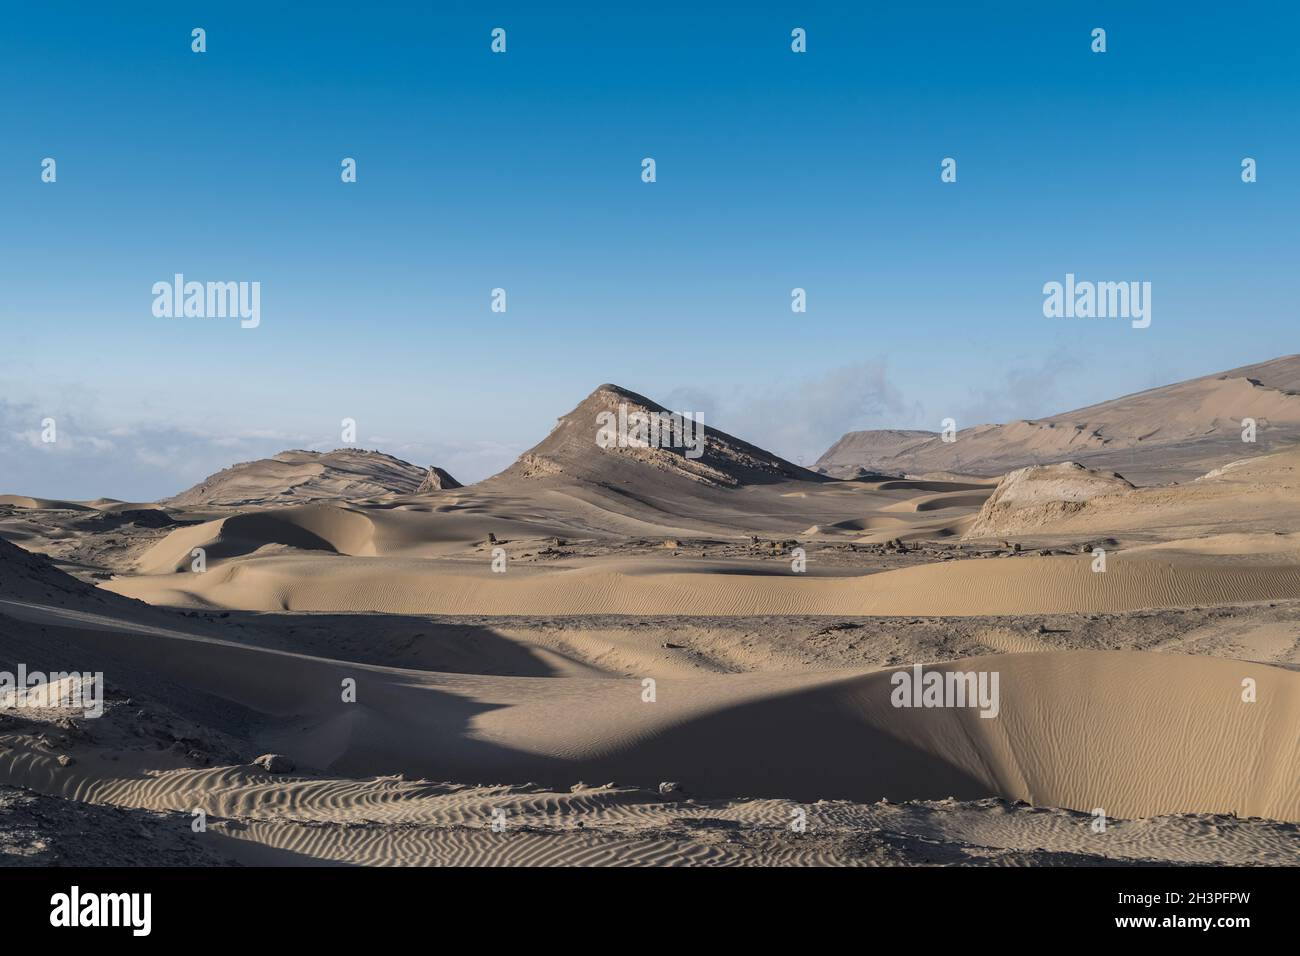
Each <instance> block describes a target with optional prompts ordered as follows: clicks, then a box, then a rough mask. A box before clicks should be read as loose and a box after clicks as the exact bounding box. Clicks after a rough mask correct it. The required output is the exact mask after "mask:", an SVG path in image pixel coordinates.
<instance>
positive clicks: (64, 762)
mask: <svg viewBox="0 0 1300 956" xmlns="http://www.w3.org/2000/svg"><path fill="white" fill-rule="evenodd" d="M76 762H77V761H75V760H73V759H72V758H71V757H69V756H68V755H67V754H59V766H60V767H71V766H72V765H73V764H74V763H76Z"/></svg>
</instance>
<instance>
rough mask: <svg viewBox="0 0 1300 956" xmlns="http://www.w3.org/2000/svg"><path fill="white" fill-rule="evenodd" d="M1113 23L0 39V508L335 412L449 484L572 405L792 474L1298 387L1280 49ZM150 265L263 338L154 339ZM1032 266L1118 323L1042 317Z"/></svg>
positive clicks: (1278, 39)
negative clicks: (617, 414)
mask: <svg viewBox="0 0 1300 956" xmlns="http://www.w3.org/2000/svg"><path fill="white" fill-rule="evenodd" d="M1141 6H1142V8H1141V9H1138V8H1137V5H1134V4H1121V3H1062V4H1050V5H1048V4H1023V5H1018V4H1011V5H1002V6H999V7H998V10H997V12H996V13H994V12H991V10H990V8H989V7H988V5H984V4H981V5H977V4H943V3H938V4H926V5H916V6H915V7H914V8H912V5H891V6H888V7H887V6H885V5H866V4H846V3H845V4H826V3H783V4H764V3H751V4H744V5H741V4H728V5H726V6H725V7H724V6H718V7H717V8H716V9H712V10H711V9H706V8H705V6H704V5H699V4H690V5H686V4H681V5H678V4H671V3H656V4H653V5H650V6H636V7H627V8H625V9H621V10H611V9H607V8H605V7H604V6H602V5H596V4H591V5H574V4H565V5H560V6H558V7H556V8H554V9H545V10H542V9H538V7H539V5H536V4H517V5H508V4H469V3H464V4H429V3H422V4H414V3H411V4H404V3H393V4H385V5H382V6H374V7H366V6H364V5H360V6H358V5H353V4H347V5H343V4H338V5H335V4H330V3H322V4H317V5H314V6H313V7H312V8H311V9H310V11H309V12H308V11H305V10H303V9H300V8H299V9H293V8H291V7H290V5H281V6H280V7H276V6H273V5H268V4H265V3H258V4H252V3H221V4H206V3H132V4H130V5H127V6H124V7H119V8H113V9H110V8H107V7H102V6H98V7H91V5H89V4H71V3H62V4H47V5H26V6H23V7H15V8H13V9H12V10H11V11H9V12H8V13H7V14H6V22H5V28H4V30H3V31H0V81H2V82H3V88H4V89H5V90H6V91H7V92H6V93H5V94H4V99H5V109H4V123H3V127H2V132H0V142H2V143H3V148H2V149H0V209H2V210H3V215H2V216H0V230H2V231H3V235H4V255H3V257H0V282H2V283H3V288H4V291H5V294H4V296H3V297H2V298H0V334H2V335H3V342H4V346H3V348H0V492H21V493H25V494H39V495H47V496H67V497H82V498H86V497H95V496H98V495H111V496H114V497H121V498H133V499H149V498H153V497H157V496H162V495H166V494H170V493H174V492H175V491H178V490H180V489H181V488H183V487H185V486H186V485H188V484H191V483H193V482H194V481H197V480H198V479H199V478H201V477H203V476H204V475H205V474H207V473H209V472H210V471H213V470H215V469H216V468H219V467H221V466H223V465H226V464H230V463H232V462H234V461H236V460H241V459H247V458H251V457H257V456H260V455H263V454H268V453H272V452H274V451H277V450H280V449H281V448H284V447H321V448H331V447H335V446H337V445H338V444H339V441H338V438H339V435H338V431H339V424H338V423H339V420H340V419H341V418H343V417H352V418H355V419H356V420H357V421H358V423H359V444H361V445H362V446H364V447H379V448H382V449H384V450H386V451H390V452H392V453H394V454H397V455H400V456H401V457H405V458H408V459H410V460H413V461H416V462H417V463H420V464H428V463H436V464H439V465H442V466H444V467H446V468H448V469H449V470H450V471H451V472H452V473H453V474H455V475H457V477H459V478H461V479H462V480H474V479H478V478H482V477H485V476H486V475H488V474H490V473H491V472H493V471H495V470H497V469H498V468H500V467H503V466H504V465H506V464H508V463H509V461H511V460H512V459H513V457H514V456H515V455H516V454H517V453H518V452H519V451H522V450H523V449H524V448H526V447H528V446H529V445H531V444H533V443H535V442H536V441H538V440H540V439H541V438H542V437H543V436H544V435H545V434H546V432H547V431H548V430H549V428H550V426H551V424H552V423H553V420H554V418H555V417H556V416H558V415H560V414H563V413H564V412H566V411H568V410H569V409H570V408H571V407H572V406H573V405H574V404H576V403H577V402H578V401H579V400H581V398H582V397H583V396H585V395H586V394H587V393H588V392H590V391H591V390H592V389H593V388H594V387H595V386H596V385H598V384H600V383H602V382H606V381H613V382H617V383H619V384H621V385H625V386H627V387H630V388H633V389H635V390H637V391H639V392H642V393H644V394H647V395H650V396H651V397H654V398H657V399H659V400H661V401H670V402H671V403H673V404H676V405H677V406H679V407H681V408H683V409H684V410H692V411H694V410H698V411H703V412H704V413H705V415H706V422H708V423H710V424H716V425H717V426H718V427H721V428H724V429H726V430H728V431H731V432H733V433H736V434H739V435H741V436H743V437H745V438H747V439H749V440H751V441H755V442H757V443H759V444H764V445H766V446H768V447H770V448H772V449H773V450H774V451H777V452H780V453H782V454H785V455H786V456H788V457H790V458H792V459H798V458H803V459H805V460H806V461H808V462H811V460H812V459H813V458H815V457H816V456H817V454H819V453H820V452H821V451H823V450H824V449H825V447H826V446H827V445H829V444H830V442H831V441H833V440H834V439H835V438H837V437H838V436H839V435H840V434H841V433H842V432H844V431H847V430H849V429H853V428H863V427H927V428H938V427H939V422H940V420H941V419H942V418H945V417H948V416H952V417H954V418H956V419H957V421H958V424H959V425H961V426H963V427H964V426H966V425H969V424H976V423H977V422H981V421H991V420H1005V419H1008V418H1016V417H1035V416H1042V415H1047V414H1051V413H1054V412H1059V411H1063V410H1066V409H1069V408H1076V407H1080V406H1084V405H1087V404H1090V403H1092V402H1095V401H1099V400H1103V399H1106V398H1111V397H1114V396H1116V395H1119V394H1122V393H1126V392H1131V391H1135V390H1139V389H1142V388H1146V387H1150V386H1153V385H1158V384H1164V383H1167V382H1171V381H1175V380H1179V379H1182V378H1187V377H1191V376H1193V375H1199V374H1205V373H1209V372H1213V371H1217V370H1220V369H1225V368H1230V367H1233V366H1236V365H1241V364H1246V363H1249V362H1253V361H1260V360H1264V359H1267V358H1271V357H1275V356H1277V355H1281V354H1285V353H1289V352H1294V351H1297V350H1298V349H1297V347H1296V345H1295V336H1294V334H1289V333H1292V332H1293V330H1294V329H1295V328H1296V319H1297V315H1296V312H1297V307H1296V301H1297V300H1296V296H1295V290H1294V286H1293V283H1294V277H1295V275H1296V271H1297V270H1296V253H1297V246H1298V245H1300V243H1298V242H1297V223H1296V210H1297V209H1298V208H1300V205H1298V203H1297V200H1298V199H1300V186H1297V183H1298V182H1300V148H1298V147H1300V132H1298V131H1300V124H1298V123H1297V120H1298V119H1300V115H1298V112H1300V111H1298V107H1300V58H1297V57H1296V56H1295V53H1294V37H1295V35H1296V32H1297V29H1298V28H1300V14H1297V13H1296V12H1295V8H1294V7H1293V6H1292V5H1288V4H1282V3H1277V4H1268V3H1265V4H1258V5H1252V6H1251V7H1250V8H1249V9H1248V10H1246V9H1243V10H1235V9H1233V8H1231V7H1228V6H1224V5H1221V4H1209V3H1205V4H1197V3H1190V4H1187V3H1185V4H1178V5H1172V4H1168V5H1154V4H1144V5H1141ZM899 7H907V9H898V8H899ZM1162 7H1163V9H1162ZM194 27H203V28H205V29H206V30H207V43H208V50H207V52H206V53H203V54H195V53H192V52H191V50H190V31H191V29H192V28H194ZM494 27H502V28H504V29H506V31H507V53H506V54H504V55H493V54H492V53H491V52H490V50H489V42H490V31H491V30H492V28H494ZM794 27H803V28H805V29H806V30H807V33H808V52H807V53H806V54H802V55H797V54H794V53H792V52H791V50H790V31H791V29H792V28H794ZM1094 27H1103V28H1105V29H1106V30H1107V45H1108V49H1107V52H1106V53H1105V54H1094V53H1092V52H1091V50H1090V42H1091V40H1090V31H1091V30H1092V29H1093V28H1094ZM47 156H49V157H54V158H55V159H56V160H57V162H58V181H57V182H56V183H52V184H50V183H42V182H41V181H40V162H41V160H42V159H43V158H44V157H47ZM345 156H350V157H354V158H355V159H356V161H357V164H358V182H357V183H355V184H344V183H341V182H340V179H339V171H340V167H339V164H340V160H341V159H342V158H343V157H345ZM646 156H651V157H654V158H655V160H656V163H657V173H658V181H657V182H655V183H653V184H646V183H643V182H642V181H641V178H640V171H641V166H640V164H641V160H642V158H643V157H646ZM949 156H951V157H954V158H955V159H956V160H957V162H958V181H957V182H956V183H952V184H944V183H941V182H940V180H939V164H940V161H941V160H942V159H943V158H944V157H949ZM1246 156H1250V157H1253V158H1255V159H1256V160H1257V162H1258V170H1259V181H1258V182H1256V183H1253V184H1249V185H1247V184H1243V183H1242V182H1241V179H1240V163H1241V160H1242V158H1243V157H1246ZM176 272H183V273H184V274H185V275H186V277H187V278H189V279H197V280H200V281H206V280H214V281H226V280H233V281H239V280H244V281H259V282H261V284H262V322H261V326H260V327H259V328H257V329H250V330H244V329H240V328H239V326H238V323H237V322H236V321H229V320H205V319H164V318H156V317H155V316H154V315H153V314H152V311H151V305H152V294H151V292H150V290H151V287H152V285H153V283H154V282H157V281H160V280H162V281H165V280H170V278H171V276H172V275H173V274H174V273H176ZM1066 272H1074V273H1076V274H1077V275H1079V276H1080V277H1081V278H1093V279H1097V280H1107V281H1125V280H1142V281H1150V282H1151V283H1152V287H1153V294H1152V298H1153V321H1152V325H1151V327H1150V328H1149V329H1145V330H1134V329H1131V328H1129V326H1128V323H1126V322H1122V321H1109V322H1108V321H1099V320H1092V321H1089V320H1081V319H1073V320H1069V319H1047V318H1044V317H1043V314H1042V299H1043V296H1042V291H1041V290H1042V286H1043V283H1045V282H1048V281H1052V280H1058V281H1059V280H1061V279H1062V278H1063V277H1064V275H1065V273H1066ZM796 286H799V287H803V288H805V289H807V294H808V312H807V313H806V314H804V315H796V314H792V313H791V311H790V290H791V289H792V288H793V287H796ZM494 287H503V288H505V289H506V290H507V295H508V303H509V307H508V311H507V312H506V313H505V314H494V313H492V312H491V311H490V309H489V301H490V292H491V290H492V289H493V288H494ZM46 416H50V417H55V418H56V420H57V421H58V422H59V424H60V442H58V443H56V446H53V447H52V446H49V445H44V444H43V443H41V442H39V440H34V439H33V435H34V434H36V433H37V432H39V429H40V421H41V419H42V418H44V417H46Z"/></svg>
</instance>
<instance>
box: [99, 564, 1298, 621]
mask: <svg viewBox="0 0 1300 956" xmlns="http://www.w3.org/2000/svg"><path fill="white" fill-rule="evenodd" d="M1093 560H1094V559H1093V556H1092V555H1091V554H1085V555H1079V556H1073V557H1036V556H1028V557H1020V558H1015V559H1013V560H992V561H988V560H986V561H961V562H950V563H944V564H929V565H922V566H919V567H913V568H903V569H899V570H896V571H887V572H882V573H878V574H869V575H863V576H841V575H836V576H805V575H797V574H791V573H790V570H789V567H788V566H784V565H778V566H775V567H773V568H769V569H766V570H755V569H748V570H744V569H728V568H726V567H716V566H715V567H711V568H707V569H695V571H694V572H692V571H690V570H686V569H684V568H683V569H677V568H673V567H671V566H669V565H665V564H663V563H661V562H655V561H650V560H640V561H630V560H625V561H620V562H608V561H603V562H600V563H599V564H598V565H595V566H577V567H570V568H546V569H538V568H518V569H516V570H512V571H509V572H508V573H507V574H494V573H492V572H491V570H490V569H489V568H487V567H473V568H470V567H463V568H454V567H450V566H447V565H442V564H431V563H427V562H422V561H419V560H404V559H398V558H368V559H349V558H342V557H340V558H336V559H332V560H329V561H320V560H316V559H313V558H310V557H298V556H274V557H264V558H258V559H254V560H248V561H242V562H235V563H230V564H226V565H219V566H217V567H215V568H209V570H208V571H207V572H205V573H203V574H192V573H182V574H168V575H153V576H140V577H129V578H118V579H114V580H113V581H110V582H107V583H106V584H105V585H104V587H105V588H106V589H108V590H111V591H114V592H116V593H118V594H122V595H126V596H129V597H133V598H137V599H139V600H143V601H148V602H149V603H154V604H180V605H188V606H196V605H197V606H205V607H218V608H242V609H246V610H267V611H273V610H294V611H346V610H356V611H385V612H392V613H402V614H421V613H427V614H435V613H436V614H529V615H536V614H567V613H572V612H573V609H574V608H582V609H583V611H584V613H592V614H636V615H646V614H687V615H692V616H722V615H725V616H732V615H767V614H810V615H836V616H839V615H854V614H871V615H902V616H908V615H916V614H930V615H984V614H1031V613H1061V612H1069V611H1077V612H1094V613H1095V612H1103V611H1105V612H1116V611H1132V610H1138V609H1142V608H1159V607H1190V606H1198V605H1205V604H1230V603H1233V604H1239V603H1247V602H1252V601H1269V600H1284V599H1293V598H1300V555H1297V554H1276V553H1275V554H1268V555H1261V556H1256V557H1255V558H1254V559H1253V560H1249V561H1241V562H1234V563H1230V564H1225V563H1224V562H1222V561H1218V560H1213V559H1211V558H1207V557H1202V556H1197V555H1183V556H1177V555H1170V556H1161V555H1159V554H1158V553H1149V552H1140V551H1136V552H1133V553H1131V554H1125V553H1118V554H1115V555H1112V556H1111V557H1110V558H1109V560H1108V563H1107V570H1106V572H1105V573H1097V572H1094V571H1093V570H1092V565H1093Z"/></svg>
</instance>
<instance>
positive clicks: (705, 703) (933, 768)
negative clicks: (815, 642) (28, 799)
mask: <svg viewBox="0 0 1300 956" xmlns="http://www.w3.org/2000/svg"><path fill="white" fill-rule="evenodd" d="M123 637H124V635H117V634H113V633H111V632H110V631H107V630H103V631H85V632H81V633H79V634H78V635H76V637H75V640H76V642H77V643H79V644H80V645H82V646H86V647H94V646H98V647H100V648H112V649H113V653H114V654H115V655H117V656H118V657H122V656H124V655H125V656H126V657H131V658H135V659H136V660H137V661H144V660H147V661H149V662H150V665H149V666H150V667H151V669H152V670H153V671H154V672H156V673H158V674H159V675H160V676H162V677H165V678H167V679H169V680H172V681H176V682H178V683H180V684H183V685H184V686H185V687H188V688H190V689H191V690H192V691H193V692H197V693H203V694H208V695H214V696H215V697H217V698H221V699H225V700H229V701H231V702H232V703H234V704H237V705H239V706H240V707H242V708H246V709H249V710H250V711H252V712H254V713H258V714H261V715H262V718H261V720H262V729H261V730H260V731H258V732H257V734H256V738H257V742H258V744H259V745H263V746H266V747H268V748H272V749H275V750H277V751H279V752H282V753H289V754H290V755H291V756H292V757H293V758H294V759H295V760H296V761H298V762H299V763H300V764H305V765H307V766H310V767H317V768H321V769H323V770H326V771H331V772H334V773H343V774H346V775H347V776H349V777H353V778H356V777H365V776H371V775H376V774H380V775H382V774H392V773H399V772H400V773H405V774H415V775H417V776H425V777H433V778H435V779H437V778H438V777H439V776H441V777H443V778H445V777H447V776H450V777H452V778H453V779H460V780H473V779H483V778H485V777H486V778H488V779H492V780H496V781H501V782H508V783H522V782H524V781H537V782H540V783H542V784H543V785H549V786H560V785H564V786H566V787H567V786H568V785H569V784H571V783H572V782H573V781H574V780H578V779H588V780H590V779H597V780H622V781H628V782H633V783H636V782H640V783H642V784H647V785H648V784H650V783H652V782H653V781H654V780H656V779H673V780H681V781H683V782H685V783H686V784H687V785H688V786H689V788H690V790H691V792H692V793H694V794H697V795H699V796H703V797H706V798H721V797H738V796H747V797H754V796H761V797H780V798H786V799H793V800H800V801H807V800H814V799H818V798H842V799H853V800H860V801H861V800H875V799H878V798H880V797H888V798H889V799H891V800H904V799H939V798H943V797H948V796H953V797H957V798H960V799H976V798H979V797H986V796H992V795H999V796H1003V797H1006V798H1008V799H1022V800H1026V801H1030V802H1033V803H1035V804H1038V805H1048V806H1059V807H1068V808H1072V809H1078V810H1084V811H1090V810H1092V809H1093V808H1095V807H1097V806H1103V807H1105V808H1106V812H1107V813H1108V814H1113V815H1116V816H1122V817H1133V816H1146V815H1153V814H1163V813H1175V812H1205V813H1228V812H1231V813H1236V814H1238V815H1240V816H1264V817H1268V818H1271V819H1280V820H1293V821H1294V820H1297V819H1300V791H1297V789H1296V788H1295V786H1294V782H1295V780H1296V779H1297V776H1298V775H1300V740H1297V738H1296V736H1295V735H1294V734H1293V733H1290V732H1289V730H1290V729H1293V728H1294V727H1295V726H1296V725H1297V721H1300V674H1296V673H1293V672H1289V671H1285V670H1281V669H1278V668H1273V667H1268V666H1265V665H1258V664H1247V663H1243V662H1238V661H1225V660H1217V659H1201V658H1190V657H1181V656H1174V655H1155V654H1143V653H1136V652H1040V653H1028V654H1009V655H996V656H991V657H985V658H972V659H964V660H959V661H951V662H947V663H944V664H938V665H935V667H936V668H937V669H938V670H940V671H947V670H959V671H973V672H978V671H983V672H997V673H998V674H999V701H998V711H997V715H996V716H994V717H992V718H984V717H981V716H979V714H978V712H977V711H976V710H974V709H971V708H952V707H948V708H931V709H908V708H899V707H896V706H894V704H893V702H892V700H891V695H892V694H893V689H894V685H893V682H892V681H891V673H892V672H890V671H879V672H872V673H859V674H854V673H849V674H845V673H842V672H840V673H836V672H822V673H817V674H773V675H765V674H753V675H715V676H710V677H698V678H684V677H674V676H672V675H657V677H656V679H657V688H656V699H655V701H654V702H653V703H646V702H644V701H643V699H642V690H643V687H642V682H641V681H640V680H637V679H632V680H627V679H618V678H611V677H590V678H579V677H563V678H546V679H537V678H501V677H495V678H487V677H480V676H475V675H455V674H436V673H430V672H417V671H405V670H401V669H396V668H389V667H375V666H368V665H359V664H356V663H354V662H344V661H332V660H327V659H322V658H315V657H309V656H305V655H300V654H292V653H283V652H273V651H265V650H260V649H257V648H253V647H248V646H242V645H235V644H230V643H228V642H222V641H215V640H211V639H206V638H199V637H190V636H185V635H180V634H172V633H167V632H150V633H138V634H131V635H130V636H129V637H127V638H126V643H125V644H123ZM647 676H656V675H655V674H654V673H653V672H651V673H650V674H647ZM344 677H350V678H352V679H354V680H355V681H356V684H357V702H356V703H355V704H350V703H344V702H341V701H340V697H339V693H338V687H339V682H340V679H341V678H344ZM1246 678H1250V679H1251V680H1253V681H1255V683H1256V688H1257V701H1256V702H1254V703H1245V702H1243V700H1242V697H1241V692H1242V682H1243V680H1244V679H1246ZM579 702H581V708H582V713H583V714H584V717H585V719H584V720H582V721H574V720H571V719H566V717H565V715H566V714H571V713H572V712H573V708H574V707H575V706H578V705H579ZM688 741H689V742H690V743H689V745H687V742H688ZM115 763H116V764H117V766H114V764H115ZM125 769H129V767H124V766H123V765H122V764H121V763H120V761H112V760H107V761H100V760H99V759H98V758H96V757H95V756H94V755H93V754H89V755H85V756H84V757H83V758H82V759H79V760H78V761H77V763H76V764H75V765H74V766H72V767H58V766H57V765H56V764H55V762H54V760H53V757H52V756H51V755H42V754H41V753H40V752H39V750H34V749H33V748H31V747H26V746H13V747H11V748H10V749H9V750H7V751H4V752H0V774H2V775H3V777H4V779H6V780H8V781H9V782H11V783H19V784H21V785H24V786H29V787H32V788H33V789H38V790H41V791H42V792H57V793H61V794H63V795H67V796H76V797H78V798H80V799H91V800H102V801H110V802H117V803H123V804H126V805H130V806H142V807H150V808H154V809H167V808H173V809H174V808H180V807H181V806H184V805H185V803H186V802H187V801H188V802H190V803H191V804H192V803H193V802H194V801H196V800H198V801H201V802H203V801H212V802H210V803H209V805H210V806H211V807H212V810H213V812H214V813H219V814H223V815H229V814H231V813H234V812H236V810H237V809H238V808H237V807H234V806H232V805H231V804H229V803H226V802H223V801H225V800H227V799H242V797H241V790H242V791H243V792H248V788H247V787H246V785H241V786H233V787H213V786H209V785H207V784H203V783H202V780H201V778H196V777H195V775H193V774H191V775H189V776H188V777H187V776H186V775H184V774H181V775H172V776H170V777H166V776H165V777H157V776H152V775H135V774H129V773H128V775H127V776H126V777H123V776H122V771H123V770H125ZM214 772H215V771H214ZM209 776H211V774H209ZM227 776H228V777H229V776H230V774H229V773H228V772H227ZM240 777H242V778H244V779H245V780H248V775H247V771H240V772H238V774H236V775H235V778H234V779H235V780H236V781H237V780H238V779H239V778H240ZM262 779H264V780H265V778H262ZM290 782H291V781H290ZM305 786H313V785H311V784H309V783H308V784H305ZM316 789H318V788H316ZM290 792H292V788H290ZM205 794H208V795H207V796H205ZM338 798H339V799H340V800H342V801H343V802H344V803H346V794H345V793H340V794H339V797H338ZM397 809H399V810H405V811H406V812H414V811H415V810H417V809H418V808H417V807H411V806H407V807H404V808H397Z"/></svg>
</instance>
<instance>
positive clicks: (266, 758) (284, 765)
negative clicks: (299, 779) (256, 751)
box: [253, 754, 294, 773]
mask: <svg viewBox="0 0 1300 956" xmlns="http://www.w3.org/2000/svg"><path fill="white" fill-rule="evenodd" d="M253 764H254V765H255V766H258V767H261V768H262V769H263V770H265V771H266V772H267V773H293V768H294V763H293V761H292V760H290V759H289V758H288V757H286V756H284V755H283V754H262V756H260V757H258V758H257V759H256V760H254V761H253Z"/></svg>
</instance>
